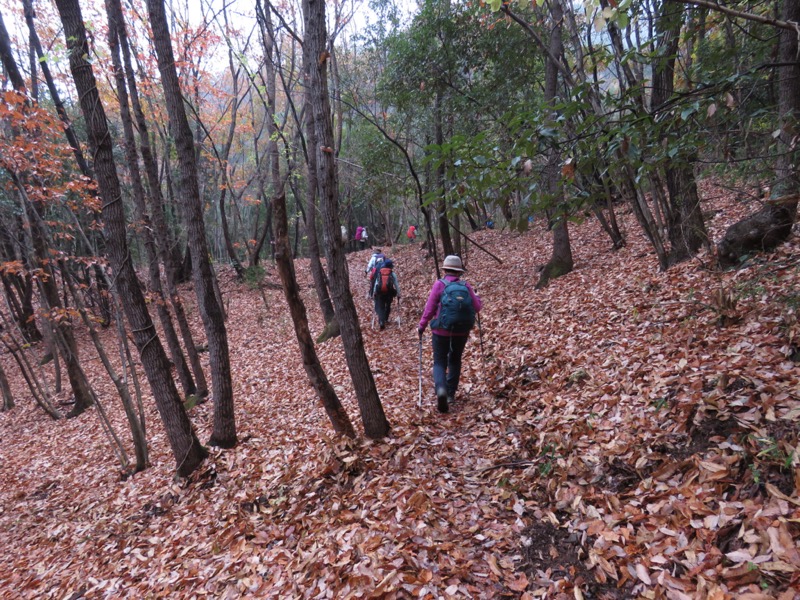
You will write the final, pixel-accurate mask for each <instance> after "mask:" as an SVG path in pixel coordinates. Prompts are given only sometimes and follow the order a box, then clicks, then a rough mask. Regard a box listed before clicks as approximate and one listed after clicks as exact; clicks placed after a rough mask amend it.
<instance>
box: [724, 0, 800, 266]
mask: <svg viewBox="0 0 800 600" xmlns="http://www.w3.org/2000/svg"><path fill="white" fill-rule="evenodd" d="M781 19H782V20H784V21H791V22H794V23H797V22H798V21H800V0H783V10H782V15H781ZM779 44H780V47H779V50H778V55H779V58H778V62H779V64H780V65H781V66H780V67H778V69H777V70H778V73H779V74H780V75H779V77H780V81H779V83H778V88H779V94H778V113H779V115H778V118H779V121H780V128H779V131H780V134H779V136H778V143H779V145H780V150H781V151H780V153H779V154H778V158H777V161H776V163H775V183H774V185H773V186H772V192H771V197H770V201H769V202H767V204H766V205H765V206H764V207H763V208H762V209H761V210H759V211H757V212H755V213H754V214H752V215H750V216H748V217H745V218H744V219H742V220H741V221H739V222H738V223H734V224H733V225H731V226H730V227H729V228H728V230H727V231H726V232H725V236H724V237H723V238H722V240H721V241H720V243H719V245H718V246H717V254H718V257H719V262H720V265H721V266H731V265H734V264H736V263H737V262H739V260H740V259H741V258H742V257H743V256H745V255H747V254H750V253H752V252H754V251H767V250H771V249H773V248H775V247H777V246H778V245H779V244H782V243H783V242H785V241H786V239H787V238H788V237H789V234H790V233H791V232H792V225H793V224H794V221H795V218H796V216H797V203H798V200H799V199H800V194H799V193H798V192H800V180H798V174H797V170H796V165H797V150H796V149H795V143H794V139H795V138H796V136H797V120H798V117H799V116H800V62H798V60H797V52H798V41H797V34H796V33H795V32H793V31H789V30H786V29H781V31H780V42H779Z"/></svg>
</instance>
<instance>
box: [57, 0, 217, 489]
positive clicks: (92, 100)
mask: <svg viewBox="0 0 800 600" xmlns="http://www.w3.org/2000/svg"><path fill="white" fill-rule="evenodd" d="M56 6H57V7H58V12H59V15H60V16H61V22H62V24H63V25H64V37H65V40H66V45H67V50H68V54H69V62H70V70H71V72H72V78H73V80H74V81H75V87H76V89H77V91H78V96H79V97H80V104H81V109H82V111H83V116H84V119H85V120H86V128H87V133H88V136H89V145H90V147H91V149H92V152H93V155H94V157H95V169H96V171H97V182H98V186H99V189H100V196H101V197H102V198H103V227H104V231H105V235H106V239H107V241H108V243H107V250H108V254H109V259H110V261H111V265H112V268H113V269H114V273H115V278H114V281H115V285H116V286H117V290H118V291H119V295H120V298H121V299H122V301H123V308H124V310H125V314H126V317H127V319H128V322H129V324H130V326H131V331H132V334H133V338H134V342H135V344H136V347H137V348H138V350H139V354H140V357H141V360H142V365H143V366H144V369H145V373H146V374H147V379H148V381H149V382H150V387H151V388H152V390H153V396H154V397H155V401H156V407H157V408H158V411H159V414H160V415H161V420H162V421H163V422H164V429H165V431H166V434H167V437H168V439H169V442H170V445H171V447H172V453H173V455H174V457H175V461H176V463H177V472H178V474H179V475H181V476H185V475H188V474H189V473H191V472H192V471H194V469H195V468H197V466H198V465H199V464H200V463H201V462H202V460H203V459H204V458H205V456H206V454H207V453H206V450H205V448H203V446H201V445H200V442H199V440H198V439H197V437H196V436H195V433H194V430H193V429H192V426H191V423H190V422H189V419H188V417H187V416H186V412H185V410H184V408H183V404H182V403H181V399H180V397H179V396H178V390H177V388H176V387H175V382H174V381H173V380H172V377H171V376H170V373H169V361H168V360H167V355H166V353H165V352H164V348H163V347H162V346H161V340H159V338H158V336H157V335H156V330H155V327H154V326H153V322H152V320H151V319H150V314H149V313H148V312H147V304H146V303H145V300H144V296H143V294H142V290H141V289H140V288H139V282H138V280H137V279H136V273H135V272H134V270H133V264H132V263H131V261H130V256H129V254H128V244H127V240H126V237H125V236H126V232H125V213H124V211H123V206H122V192H121V189H120V183H119V179H118V177H117V171H116V166H115V164H114V155H113V148H112V146H111V135H110V132H109V131H108V125H107V122H106V115H105V111H104V109H103V105H102V103H101V102H100V97H99V95H98V91H97V82H96V80H95V77H94V73H93V70H92V65H91V64H90V63H89V62H88V61H87V59H88V57H89V56H90V55H91V54H90V49H89V44H88V42H87V40H86V30H85V28H84V25H83V23H84V21H83V17H82V15H81V10H80V6H79V5H78V0H57V2H56Z"/></svg>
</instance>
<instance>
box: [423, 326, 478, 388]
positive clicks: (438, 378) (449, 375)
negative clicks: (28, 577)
mask: <svg viewBox="0 0 800 600" xmlns="http://www.w3.org/2000/svg"><path fill="white" fill-rule="evenodd" d="M468 337H469V336H466V335H453V336H447V335H437V334H435V333H434V334H433V335H431V340H432V342H433V386H434V388H435V389H436V395H437V396H441V395H442V394H440V393H439V392H440V391H441V390H446V392H447V396H448V397H449V398H455V395H456V390H457V389H458V380H459V378H460V377H461V356H462V355H463V354H464V347H465V346H466V345H467V339H468Z"/></svg>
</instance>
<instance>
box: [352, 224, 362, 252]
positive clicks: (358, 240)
mask: <svg viewBox="0 0 800 600" xmlns="http://www.w3.org/2000/svg"><path fill="white" fill-rule="evenodd" d="M363 236H364V228H363V227H361V225H359V226H358V227H356V234H355V235H354V236H353V239H354V240H355V241H356V246H361V247H362V248H363V247H364V245H363V243H362V242H361V238H362V237H363Z"/></svg>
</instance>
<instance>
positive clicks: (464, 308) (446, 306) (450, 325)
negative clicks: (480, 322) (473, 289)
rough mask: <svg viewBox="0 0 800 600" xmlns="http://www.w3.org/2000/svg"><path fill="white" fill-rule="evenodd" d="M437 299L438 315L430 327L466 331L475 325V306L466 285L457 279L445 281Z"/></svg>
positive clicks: (456, 331) (455, 331) (453, 331)
mask: <svg viewBox="0 0 800 600" xmlns="http://www.w3.org/2000/svg"><path fill="white" fill-rule="evenodd" d="M440 281H441V282H442V283H443V284H444V291H443V292H442V297H441V299H440V300H439V315H438V316H437V317H436V318H435V319H434V320H433V321H432V322H431V329H444V330H445V331H450V332H451V333H468V332H469V330H470V329H472V328H473V327H474V326H475V307H474V306H473V305H472V295H470V293H469V288H468V287H467V285H466V284H465V283H464V282H463V281H461V280H460V279H459V280H456V281H447V280H446V279H440Z"/></svg>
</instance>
